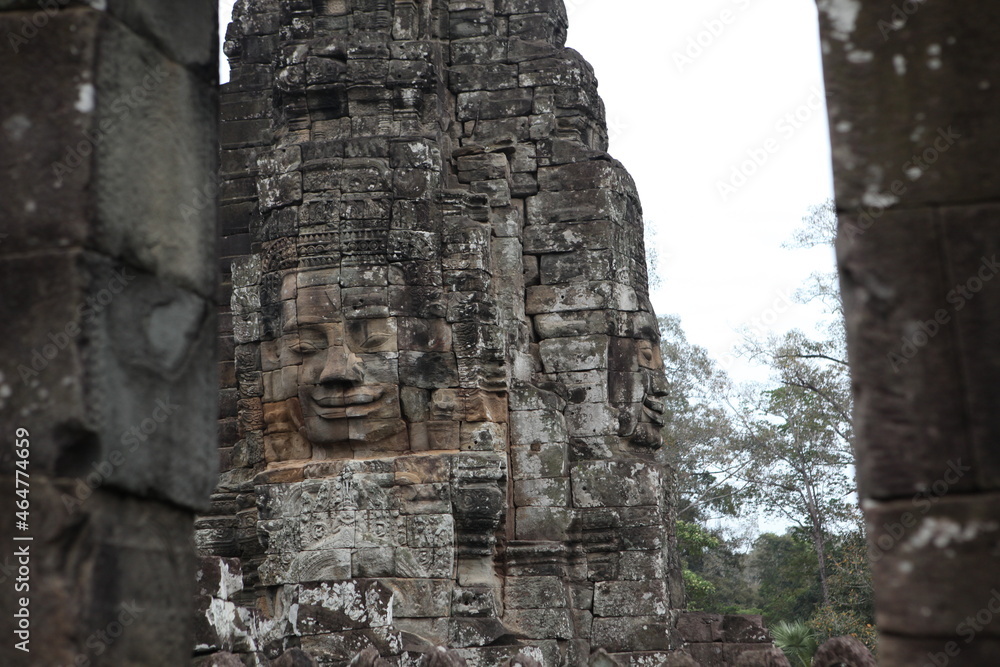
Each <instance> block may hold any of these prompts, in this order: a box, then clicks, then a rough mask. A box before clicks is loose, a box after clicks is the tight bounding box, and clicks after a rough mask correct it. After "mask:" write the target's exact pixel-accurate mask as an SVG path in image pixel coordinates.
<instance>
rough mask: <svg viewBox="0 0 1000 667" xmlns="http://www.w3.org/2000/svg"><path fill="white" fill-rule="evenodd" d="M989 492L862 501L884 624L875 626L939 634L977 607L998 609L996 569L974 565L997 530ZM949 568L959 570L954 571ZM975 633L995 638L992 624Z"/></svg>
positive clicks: (891, 630)
mask: <svg viewBox="0 0 1000 667" xmlns="http://www.w3.org/2000/svg"><path fill="white" fill-rule="evenodd" d="M996 497H997V496H996V494H983V495H979V496H976V495H962V494H959V495H957V496H954V497H953V496H952V495H948V496H944V497H938V496H935V495H933V494H930V495H929V496H925V495H922V494H921V495H918V496H917V497H916V498H917V499H916V500H913V499H912V498H910V499H908V500H906V501H902V500H900V501H894V502H887V503H876V502H872V501H869V503H867V504H866V505H867V506H866V511H865V513H866V520H867V524H868V530H869V535H870V537H869V551H870V554H871V560H872V574H873V576H874V577H875V580H876V581H879V582H880V583H881V586H880V587H878V588H877V589H876V605H877V609H878V612H877V614H876V621H877V622H878V623H879V624H880V629H882V624H885V628H884V629H882V631H883V632H888V633H895V634H899V635H910V636H913V635H917V636H940V637H947V636H951V635H953V634H954V632H955V628H957V627H968V626H967V619H969V618H974V617H976V615H977V614H978V613H981V612H982V611H983V610H984V609H993V608H997V609H1000V594H998V591H1000V581H997V576H996V573H995V572H993V571H992V570H991V569H989V568H986V569H984V568H981V567H978V565H977V564H978V563H981V562H982V561H983V559H985V558H988V556H987V554H988V553H991V551H990V550H991V549H992V548H993V546H992V545H994V544H995V543H996V540H997V536H998V533H1000V517H998V516H997V512H996V510H995V501H996ZM955 572H961V573H963V574H962V576H961V577H959V578H956V577H955V576H954V573H955ZM990 613H991V614H992V612H990ZM983 616H985V613H984V614H983ZM963 623H966V625H963ZM978 634H979V635H981V636H983V637H993V638H996V637H998V636H1000V631H998V630H997V629H996V628H995V627H994V626H992V625H988V624H987V625H986V626H985V627H984V628H983V629H982V631H981V632H978Z"/></svg>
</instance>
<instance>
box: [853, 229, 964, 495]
mask: <svg viewBox="0 0 1000 667" xmlns="http://www.w3.org/2000/svg"><path fill="white" fill-rule="evenodd" d="M937 224H938V223H937V222H935V220H934V214H932V213H931V212H929V211H927V212H920V211H917V212H913V211H900V212H894V211H890V212H886V213H885V214H884V215H883V216H882V217H881V218H880V219H879V220H878V221H877V222H876V223H874V224H870V223H868V222H867V221H865V220H864V219H859V218H857V217H854V216H844V217H843V218H842V220H841V232H840V234H841V237H842V239H841V249H840V262H841V266H842V271H843V272H845V284H844V287H843V293H844V302H845V308H846V311H847V313H848V315H847V337H848V343H849V344H850V346H851V349H852V355H853V356H852V362H853V363H854V364H855V366H854V369H855V370H854V376H855V377H854V382H855V384H856V385H857V386H859V387H863V388H864V391H861V392H859V394H858V396H859V398H858V401H857V403H856V405H855V409H854V429H855V433H856V434H857V443H858V447H859V451H858V461H859V466H858V470H857V476H858V486H859V492H860V493H861V495H862V497H873V498H891V497H903V496H909V497H912V496H913V494H914V493H915V492H916V491H917V490H919V489H926V488H930V487H931V486H932V485H934V484H935V483H938V482H941V483H944V482H943V481H942V480H943V479H944V476H945V475H948V476H949V477H951V476H953V473H952V472H951V470H952V467H951V465H952V464H955V463H956V462H958V461H961V462H963V463H965V464H966V465H968V462H969V461H971V460H973V459H974V458H976V457H977V454H976V453H975V450H974V446H973V441H972V438H971V434H968V435H963V436H962V437H956V434H963V433H967V431H968V427H969V426H968V423H967V422H966V421H965V420H964V418H963V417H962V415H963V414H964V408H963V407H962V405H963V401H964V400H965V399H964V398H963V397H964V396H965V393H966V391H965V390H964V389H963V386H964V382H965V381H964V380H963V379H962V378H961V377H960V372H959V370H958V367H957V366H955V364H954V360H953V355H952V353H951V352H950V351H951V350H954V349H956V346H957V345H958V339H957V335H958V333H959V330H958V327H957V326H956V322H954V319H955V317H956V315H957V313H955V312H954V311H953V310H952V307H953V304H949V303H948V301H947V295H948V293H949V290H951V289H952V288H953V287H954V286H955V285H954V283H953V281H948V280H947V279H945V278H943V276H945V275H946V273H947V271H948V270H949V269H947V268H946V266H945V264H944V263H943V260H942V258H941V256H940V243H939V241H938V240H937V237H936V234H937V232H936V231H934V230H935V229H936V228H937ZM865 227H869V228H868V229H867V231H864V232H863V236H861V237H860V238H858V237H857V236H856V234H855V232H854V231H852V230H859V231H861V230H863V229H864V228H865ZM852 236H853V237H854V238H855V240H854V241H853V242H852V240H851V238H852ZM914 266H921V267H924V269H923V270H921V271H914V270H912V267H914ZM875 284H878V285H882V286H884V289H882V288H879V290H877V291H873V290H872V289H871V287H870V286H871V285H875ZM898 295H905V296H903V297H900V296H898ZM890 302H892V303H890ZM938 317H940V320H941V321H938V320H937V318H938ZM927 322H930V323H931V324H927ZM931 325H933V327H935V329H932V330H936V331H937V333H936V335H934V336H930V335H928V334H927V333H926V332H925V331H924V329H923V328H922V327H930V326H931ZM913 340H917V341H918V342H924V343H925V344H924V345H923V347H920V348H917V347H916V346H915V345H914V344H913V343H912V342H908V341H913ZM908 346H909V347H908ZM906 355H909V356H906ZM890 416H891V417H890ZM946 433H947V434H949V435H948V436H947V437H946V436H945V434H946ZM901 457H906V459H905V460H907V461H911V463H910V464H909V465H906V466H900V465H898V461H899V460H901ZM975 477H976V476H975V475H971V474H966V475H962V476H960V477H956V478H955V479H954V480H953V481H954V483H953V484H948V491H949V492H951V493H955V492H963V491H965V490H969V489H973V488H977V486H978V484H979V482H978V481H977V480H976V478H975Z"/></svg>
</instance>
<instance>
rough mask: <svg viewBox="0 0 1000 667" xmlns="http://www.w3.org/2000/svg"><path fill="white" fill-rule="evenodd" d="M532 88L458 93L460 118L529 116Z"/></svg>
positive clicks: (483, 118)
mask: <svg viewBox="0 0 1000 667" xmlns="http://www.w3.org/2000/svg"><path fill="white" fill-rule="evenodd" d="M531 102H532V94H531V91H530V90H522V89H520V88H515V89H512V90H500V91H488V92H487V91H477V92H471V93H460V94H459V95H458V119H459V120H460V121H464V120H488V119H493V118H510V117H515V116H527V115H528V114H529V113H530V112H531Z"/></svg>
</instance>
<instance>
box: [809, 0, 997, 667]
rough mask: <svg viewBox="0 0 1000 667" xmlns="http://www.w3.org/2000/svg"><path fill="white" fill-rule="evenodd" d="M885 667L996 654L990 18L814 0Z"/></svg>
mask: <svg viewBox="0 0 1000 667" xmlns="http://www.w3.org/2000/svg"><path fill="white" fill-rule="evenodd" d="M819 8H820V15H821V19H822V31H823V53H824V60H825V70H826V83H827V90H828V98H829V108H830V125H831V132H832V139H833V156H834V171H835V176H836V188H837V203H838V208H839V211H840V238H839V242H838V253H839V263H840V271H841V280H842V288H843V295H844V302H845V308H846V312H847V325H848V344H849V350H850V358H851V365H852V372H853V381H854V390H855V429H856V443H857V445H856V446H857V455H858V481H859V486H860V494H861V498H862V502H863V507H864V510H865V514H866V517H867V520H868V529H869V534H870V541H871V542H870V550H871V551H870V553H871V556H872V559H873V562H874V574H875V584H876V603H877V619H878V624H879V628H880V630H881V632H882V643H881V647H880V651H879V661H880V664H882V665H888V666H897V665H898V666H903V665H907V666H908V665H917V664H961V665H993V664H995V663H996V656H997V655H998V654H1000V623H998V622H994V621H995V619H996V613H997V612H998V611H1000V593H998V591H1000V568H998V567H996V563H997V560H996V559H997V546H998V543H1000V503H998V498H1000V496H998V495H997V491H998V490H1000V449H998V447H997V442H998V437H1000V416H998V415H1000V412H998V411H997V409H996V407H997V406H996V379H997V376H998V373H1000V354H998V353H997V349H998V348H1000V278H998V277H997V274H998V272H1000V263H998V261H997V253H998V251H1000V206H998V199H1000V172H998V169H997V155H998V154H1000V124H998V123H997V121H996V110H997V109H998V108H1000V86H998V83H1000V60H998V58H997V55H998V51H1000V46H998V43H997V40H996V35H997V30H998V29H1000V7H997V6H996V5H995V4H990V3H978V2H971V1H959V2H935V1H929V2H892V1H890V0H885V1H882V2H875V1H871V0H868V1H864V2H858V1H856V0H839V1H837V0H821V1H820V2H819Z"/></svg>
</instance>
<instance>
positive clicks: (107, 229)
mask: <svg viewBox="0 0 1000 667" xmlns="http://www.w3.org/2000/svg"><path fill="white" fill-rule="evenodd" d="M216 25H217V22H216V7H215V4H214V3H212V2H208V1H207V0H183V1H179V2H169V3H159V2H146V1H140V0H136V1H127V0H118V1H112V2H103V1H102V2H97V1H96V0H95V1H93V2H89V3H86V2H64V1H60V2H54V1H53V2H22V1H19V0H13V1H12V0H6V1H4V2H0V91H2V94H0V231H2V232H3V234H2V235H0V295H2V296H0V322H2V324H0V327H2V331H3V335H2V336H0V434H2V435H0V441H2V443H3V444H2V447H0V457H2V459H0V470H2V473H0V508H2V511H0V527H2V530H0V542H2V544H0V564H2V566H3V569H2V574H0V582H2V583H0V601H2V602H0V610H2V611H0V614H2V618H3V620H2V621H0V637H2V639H0V663H2V664H4V665H115V666H121V665H164V666H167V665H171V666H173V665H183V664H185V663H187V662H188V661H189V656H190V647H191V612H190V609H191V607H192V595H193V592H194V576H195V561H194V549H193V544H192V539H191V535H192V521H193V515H194V512H195V511H196V510H198V509H201V508H203V507H204V506H205V504H206V502H207V500H208V496H209V492H210V491H211V489H212V487H213V485H214V483H215V478H216V473H215V471H216V461H217V457H218V454H217V450H216V448H215V436H214V433H215V415H216V409H215V406H216V396H217V390H216V378H215V369H214V368H213V366H212V364H213V359H214V346H215V339H214V332H215V313H214V307H213V301H214V291H215V285H216V271H215V260H214V257H215V253H214V249H215V240H214V238H215V219H216V214H215V187H214V183H215V179H216V176H215V173H216V168H217V154H216V129H215V128H216V113H217V111H216V109H217V103H216V82H217V74H216V50H217V48H216V46H215V44H216V37H215V29H216ZM16 502H17V503H20V507H18V506H16V504H15V503H16ZM15 512H21V513H20V514H15ZM12 538H13V539H12ZM22 538H23V539H22ZM15 553H19V554H21V555H19V556H15ZM21 565H25V567H24V569H21ZM19 615H20V616H21V617H25V616H26V617H27V620H26V621H25V620H22V618H19ZM17 630H21V631H22V633H21V634H20V635H19V634H17V633H16V631H17ZM15 644H20V646H15ZM22 649H27V650H28V651H30V652H27V651H25V650H22Z"/></svg>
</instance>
